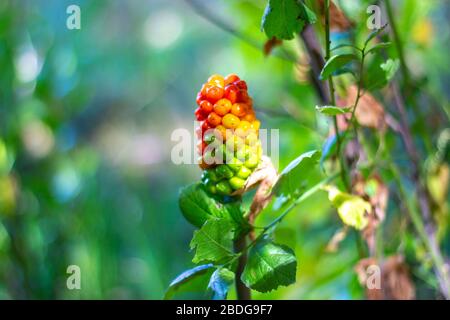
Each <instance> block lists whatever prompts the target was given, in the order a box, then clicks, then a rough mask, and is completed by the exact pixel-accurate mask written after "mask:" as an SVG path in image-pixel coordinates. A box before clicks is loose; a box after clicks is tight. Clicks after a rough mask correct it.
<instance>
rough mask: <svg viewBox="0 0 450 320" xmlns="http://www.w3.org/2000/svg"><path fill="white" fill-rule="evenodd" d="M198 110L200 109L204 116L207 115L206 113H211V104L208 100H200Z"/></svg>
mask: <svg viewBox="0 0 450 320" xmlns="http://www.w3.org/2000/svg"><path fill="white" fill-rule="evenodd" d="M200 108H201V109H202V111H203V112H204V113H205V114H208V113H210V112H211V111H213V108H214V107H213V105H212V103H211V102H209V101H208V100H202V101H201V102H200Z"/></svg>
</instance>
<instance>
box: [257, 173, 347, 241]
mask: <svg viewBox="0 0 450 320" xmlns="http://www.w3.org/2000/svg"><path fill="white" fill-rule="evenodd" d="M339 174H340V172H337V173H335V174H333V175H331V176H329V177H327V178H326V179H324V180H322V181H320V182H319V183H318V184H316V185H314V186H313V187H312V188H310V189H308V191H306V192H305V193H303V194H302V195H301V196H300V197H298V198H297V200H295V201H294V202H293V203H291V204H290V205H289V207H287V208H286V210H285V211H284V212H283V213H282V214H281V215H280V216H278V217H277V218H276V219H275V220H273V221H272V222H271V223H270V224H268V225H267V226H265V227H264V229H263V231H262V232H261V234H262V233H265V232H267V231H268V230H270V229H271V228H273V227H274V226H275V225H276V224H278V223H279V222H281V221H282V220H283V219H284V217H286V216H287V214H288V213H289V212H290V211H291V210H292V209H294V208H295V207H296V206H298V205H299V204H300V203H302V202H303V201H305V200H306V199H308V198H309V197H311V196H312V195H313V194H314V193H316V192H317V191H318V190H320V189H321V188H322V187H323V186H324V185H326V184H327V183H329V182H331V181H333V180H334V179H336V178H337V177H338V176H339ZM261 234H260V235H259V236H258V238H259V237H260V236H261Z"/></svg>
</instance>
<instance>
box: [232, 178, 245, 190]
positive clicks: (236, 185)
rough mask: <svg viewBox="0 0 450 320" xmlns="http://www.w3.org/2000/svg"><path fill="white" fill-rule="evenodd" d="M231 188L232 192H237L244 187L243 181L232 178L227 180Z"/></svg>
mask: <svg viewBox="0 0 450 320" xmlns="http://www.w3.org/2000/svg"><path fill="white" fill-rule="evenodd" d="M229 182H230V185H231V187H232V188H233V189H234V190H238V189H241V188H243V187H244V185H245V180H244V179H241V178H238V177H233V178H231V179H230V180H229Z"/></svg>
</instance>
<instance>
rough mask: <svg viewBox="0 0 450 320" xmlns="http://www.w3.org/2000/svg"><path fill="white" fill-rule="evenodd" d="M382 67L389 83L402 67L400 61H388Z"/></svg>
mask: <svg viewBox="0 0 450 320" xmlns="http://www.w3.org/2000/svg"><path fill="white" fill-rule="evenodd" d="M380 67H381V69H382V70H384V72H385V74H386V81H387V82H389V81H390V80H391V79H392V78H393V77H394V75H395V73H396V72H397V70H398V68H399V67H400V61H399V60H398V59H395V60H392V59H388V60H386V62H385V63H382V64H381V65H380Z"/></svg>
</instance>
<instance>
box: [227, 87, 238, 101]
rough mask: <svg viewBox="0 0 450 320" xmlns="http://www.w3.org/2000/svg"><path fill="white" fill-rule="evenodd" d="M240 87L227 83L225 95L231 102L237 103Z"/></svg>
mask: <svg viewBox="0 0 450 320" xmlns="http://www.w3.org/2000/svg"><path fill="white" fill-rule="evenodd" d="M238 93H239V88H238V87H236V86H235V85H234V84H230V85H227V86H226V87H225V93H224V96H225V98H227V99H228V100H230V102H231V103H235V102H236V101H237V98H238Z"/></svg>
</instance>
